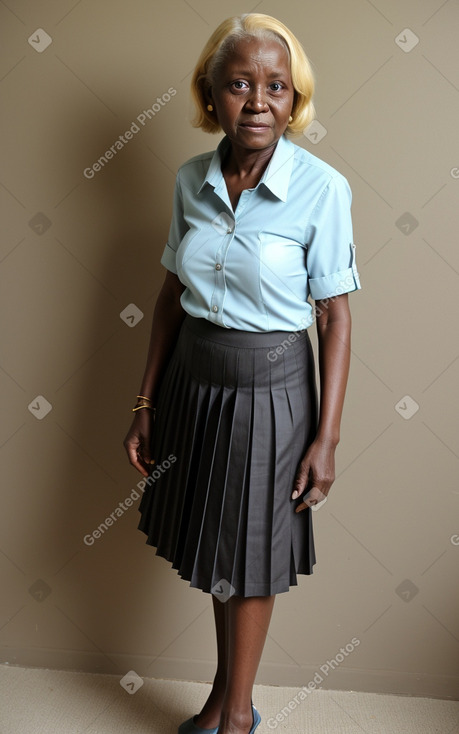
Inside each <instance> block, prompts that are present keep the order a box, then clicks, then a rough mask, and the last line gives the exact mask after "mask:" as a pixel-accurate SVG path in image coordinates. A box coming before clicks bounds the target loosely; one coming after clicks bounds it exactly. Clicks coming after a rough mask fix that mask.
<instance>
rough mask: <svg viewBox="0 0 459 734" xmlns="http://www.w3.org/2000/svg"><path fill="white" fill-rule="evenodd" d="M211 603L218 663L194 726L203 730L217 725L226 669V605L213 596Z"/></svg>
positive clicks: (224, 687)
mask: <svg viewBox="0 0 459 734" xmlns="http://www.w3.org/2000/svg"><path fill="white" fill-rule="evenodd" d="M212 603H213V606H214V618H215V632H216V636H217V654H218V663H217V672H216V673H215V678H214V682H213V686H212V690H211V692H210V695H209V698H208V699H207V701H206V703H205V704H204V706H203V708H202V710H201V712H200V713H199V715H198V717H197V719H196V725H197V726H200V727H202V728H203V729H214V728H216V727H217V726H218V724H219V721H220V714H221V710H222V704H223V699H224V697H225V690H226V676H227V667H228V656H227V630H226V627H227V623H226V616H227V615H226V611H227V604H224V603H222V602H221V601H219V600H218V599H217V598H216V597H215V596H212Z"/></svg>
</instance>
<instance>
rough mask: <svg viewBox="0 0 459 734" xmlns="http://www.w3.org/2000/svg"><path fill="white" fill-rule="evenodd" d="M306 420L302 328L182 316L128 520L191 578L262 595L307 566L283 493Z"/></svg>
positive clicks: (306, 537) (309, 382)
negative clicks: (150, 462) (135, 515)
mask: <svg viewBox="0 0 459 734" xmlns="http://www.w3.org/2000/svg"><path fill="white" fill-rule="evenodd" d="M316 429H317V393H316V384H315V373H314V358H313V353H312V347H311V343H310V339H309V336H308V333H307V330H303V331H298V332H294V333H290V332H286V331H271V332H248V331H242V330H238V329H226V328H224V327H220V326H217V325H216V324H212V323H211V322H210V321H207V319H197V318H194V317H192V316H190V315H187V316H186V317H185V319H184V321H183V323H182V326H181V329H180V332H179V335H178V339H177V342H176V345H175V347H174V350H173V352H172V355H171V358H170V360H169V362H168V364H167V367H166V369H165V372H164V374H163V378H162V381H161V386H160V390H159V394H158V400H157V408H156V418H155V424H154V430H153V436H152V445H151V449H152V457H153V458H154V459H155V460H156V463H155V465H154V466H153V468H152V472H151V475H150V477H148V478H147V480H146V486H145V489H144V494H143V495H142V498H141V501H140V505H139V511H140V513H141V518H140V522H139V525H138V529H139V530H141V531H142V532H143V533H145V534H146V536H147V538H146V541H145V542H146V543H147V544H149V545H152V546H155V547H156V554H157V555H159V556H161V557H163V558H165V559H167V560H168V561H169V562H171V563H172V567H173V568H174V569H176V570H177V571H178V573H179V575H180V576H181V577H182V578H183V579H186V580H187V581H189V582H190V586H193V587H196V588H198V589H202V591H205V592H209V593H217V592H216V590H218V592H219V593H222V589H223V590H228V594H227V596H228V595H230V594H237V595H239V596H244V597H247V596H269V595H271V594H277V593H280V592H284V591H288V589H289V587H290V586H294V585H297V583H298V582H297V574H311V573H312V568H313V565H314V564H315V561H316V559H315V551H314V538H313V529H312V513H311V509H310V508H307V509H306V510H304V511H303V512H300V513H295V507H297V506H298V504H299V503H300V502H301V498H300V499H297V500H292V499H291V493H292V491H293V481H294V478H295V474H296V470H297V468H298V465H299V462H300V461H301V459H302V457H303V455H304V453H305V451H306V449H307V447H308V446H309V444H310V443H311V442H312V440H313V439H314V436H315V433H316Z"/></svg>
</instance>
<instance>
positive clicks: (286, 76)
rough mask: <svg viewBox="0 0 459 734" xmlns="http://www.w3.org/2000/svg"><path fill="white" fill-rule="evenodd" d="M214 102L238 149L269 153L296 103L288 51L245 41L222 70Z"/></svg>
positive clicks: (276, 45)
mask: <svg viewBox="0 0 459 734" xmlns="http://www.w3.org/2000/svg"><path fill="white" fill-rule="evenodd" d="M209 101H210V102H212V104H213V106H214V112H213V114H215V115H216V117H217V119H218V122H219V124H220V125H221V127H222V129H223V131H224V132H225V133H226V135H227V136H228V138H229V139H230V140H231V142H232V143H233V145H236V146H239V147H241V148H244V149H247V150H263V149H264V148H268V147H269V146H272V145H273V144H275V143H276V142H277V141H278V140H279V138H280V137H281V135H282V134H283V133H284V132H285V130H286V128H287V125H288V121H289V116H290V114H291V111H292V107H293V101H294V88H293V83H292V78H291V74H290V64H289V59H288V54H287V51H286V50H285V48H284V47H283V46H281V44H280V43H276V41H260V40H258V39H250V40H248V41H240V42H239V43H238V44H237V46H236V48H235V51H234V53H232V54H231V55H230V56H229V57H228V58H227V59H226V61H225V62H224V63H223V64H222V66H221V67H220V69H219V70H218V71H217V74H216V78H215V80H214V83H213V85H212V87H211V89H210V90H209Z"/></svg>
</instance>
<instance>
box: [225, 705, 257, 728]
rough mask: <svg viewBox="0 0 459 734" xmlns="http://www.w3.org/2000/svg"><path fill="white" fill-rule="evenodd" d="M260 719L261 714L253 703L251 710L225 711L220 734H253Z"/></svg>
mask: <svg viewBox="0 0 459 734" xmlns="http://www.w3.org/2000/svg"><path fill="white" fill-rule="evenodd" d="M260 721H261V717H260V714H259V713H258V711H257V709H256V708H255V706H254V705H253V704H252V709H251V711H250V712H235V711H232V712H231V713H229V712H225V711H223V712H222V718H221V723H220V726H219V727H218V734H253V732H254V731H255V729H256V728H257V726H258V724H259V723H260Z"/></svg>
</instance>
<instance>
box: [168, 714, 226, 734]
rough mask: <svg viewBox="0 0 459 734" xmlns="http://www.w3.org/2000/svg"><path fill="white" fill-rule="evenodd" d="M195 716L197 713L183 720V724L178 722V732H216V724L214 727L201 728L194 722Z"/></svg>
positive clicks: (215, 733) (208, 733)
mask: <svg viewBox="0 0 459 734" xmlns="http://www.w3.org/2000/svg"><path fill="white" fill-rule="evenodd" d="M196 718H197V714H196V715H195V716H192V717H191V719H187V720H186V721H184V722H183V724H180V726H179V728H178V734H217V732H218V726H217V728H216V729H201V727H200V726H197V725H196V724H195V723H194V720H195V719H196Z"/></svg>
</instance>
